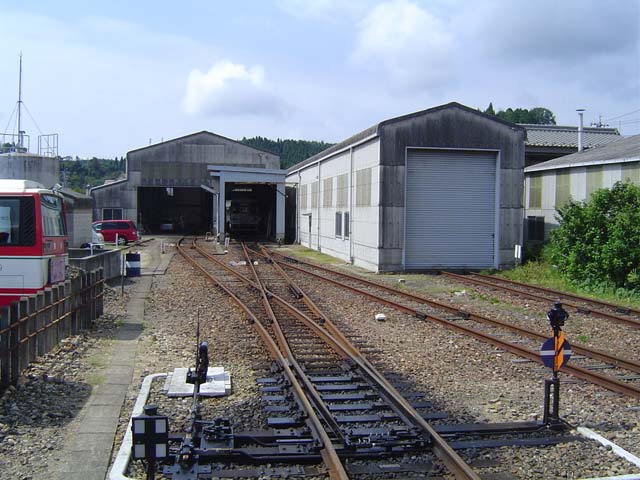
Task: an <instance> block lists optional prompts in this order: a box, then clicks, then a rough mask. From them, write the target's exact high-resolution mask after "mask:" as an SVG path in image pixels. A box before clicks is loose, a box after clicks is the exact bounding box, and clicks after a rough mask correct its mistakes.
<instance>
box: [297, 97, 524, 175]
mask: <svg viewBox="0 0 640 480" xmlns="http://www.w3.org/2000/svg"><path fill="white" fill-rule="evenodd" d="M447 108H458V109H461V110H465V111H468V112H470V113H473V114H475V115H480V116H482V117H486V118H488V119H489V120H492V121H495V122H499V123H503V124H505V125H507V126H509V127H511V128H520V129H523V128H524V127H523V126H522V125H517V124H515V123H511V122H507V121H506V120H502V119H501V118H498V117H496V116H494V115H488V114H486V113H483V112H481V111H479V110H476V109H473V108H470V107H467V106H465V105H462V104H461V103H458V102H450V103H446V104H444V105H439V106H437V107H432V108H428V109H426V110H420V111H418V112H413V113H409V114H407V115H401V116H399V117H393V118H389V119H387V120H383V121H382V122H379V123H376V124H375V125H373V126H371V127H369V128H367V129H365V130H362V131H361V132H358V133H356V134H355V135H352V136H350V137H349V138H347V139H345V140H343V141H341V142H338V143H336V144H335V145H332V146H331V147H329V148H327V149H325V150H323V151H321V152H320V153H317V154H315V155H313V156H312V157H309V158H307V159H306V160H303V161H302V162H299V163H297V164H295V165H293V166H291V167H289V168H288V170H287V173H292V172H295V171H297V170H300V169H301V168H302V167H304V166H306V165H309V164H310V163H314V162H315V161H316V160H319V159H321V158H325V157H328V156H329V155H331V154H333V153H336V152H338V151H340V150H343V149H345V148H347V147H350V146H352V145H354V144H356V143H359V142H361V141H362V140H365V139H370V138H375V137H377V136H379V135H380V130H381V129H382V128H383V127H384V126H385V125H389V124H392V123H396V122H401V121H403V120H408V119H410V118H413V117H419V116H421V115H426V114H429V113H435V112H437V111H439V110H445V109H447Z"/></svg>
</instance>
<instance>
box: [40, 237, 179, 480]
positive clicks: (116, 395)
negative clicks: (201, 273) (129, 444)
mask: <svg viewBox="0 0 640 480" xmlns="http://www.w3.org/2000/svg"><path fill="white" fill-rule="evenodd" d="M151 249H156V250H157V252H150V251H149V250H151ZM146 250H147V251H149V254H150V255H149V258H150V261H149V262H148V265H145V266H143V271H142V276H140V277H135V278H129V281H130V282H132V283H133V285H132V286H131V287H129V292H130V296H129V303H128V305H127V308H126V315H125V321H124V323H123V324H122V325H121V326H120V327H119V328H118V330H117V332H116V339H115V345H114V348H113V349H112V354H111V359H110V362H109V365H108V366H107V368H106V369H105V370H104V372H102V374H103V376H104V381H103V382H102V383H101V384H100V385H99V386H98V387H96V388H94V389H93V391H92V392H91V396H90V397H89V400H88V401H87V403H86V404H85V405H84V407H83V408H82V410H81V411H80V413H79V414H78V416H77V417H76V418H75V419H74V420H73V421H72V422H71V424H70V425H69V427H68V428H69V432H68V434H67V435H66V438H67V441H66V443H65V445H64V446H63V448H62V452H61V453H60V458H62V461H61V463H60V464H59V465H58V466H57V468H56V471H52V472H51V476H50V477H49V478H51V479H58V480H104V479H105V477H106V475H107V472H108V467H109V462H110V457H111V451H112V448H113V442H114V436H115V433H116V429H117V427H118V424H119V422H120V410H121V409H122V405H123V403H124V399H125V396H126V394H127V390H128V388H129V385H130V384H131V381H132V379H133V367H134V362H135V357H136V349H137V346H138V337H139V335H140V333H141V332H142V325H143V321H144V305H145V301H146V299H147V297H148V295H149V292H150V290H151V284H152V276H153V275H159V274H164V273H165V271H166V269H167V267H168V265H169V262H170V261H171V257H172V256H173V254H162V255H161V254H160V251H159V250H160V244H159V242H158V243H157V244H154V245H149V246H147V247H146Z"/></svg>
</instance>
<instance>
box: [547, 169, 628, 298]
mask: <svg viewBox="0 0 640 480" xmlns="http://www.w3.org/2000/svg"><path fill="white" fill-rule="evenodd" d="M557 218H558V220H559V222H560V226H559V228H557V229H556V230H554V231H553V232H551V238H550V243H549V250H548V252H549V254H550V257H551V260H552V261H553V262H554V264H556V265H557V266H558V268H559V269H560V271H561V272H563V273H564V274H565V275H566V276H567V277H568V278H569V279H570V280H572V281H574V282H576V283H582V284H587V285H611V286H614V287H617V288H620V287H622V288H627V289H629V290H634V289H638V290H640V187H638V186H636V185H634V184H632V183H629V182H626V183H622V182H617V183H616V184H615V185H614V186H613V187H612V188H611V189H600V190H597V191H596V192H595V193H593V194H592V195H591V198H590V199H589V201H587V202H573V201H572V202H569V203H568V204H567V205H565V206H564V207H562V208H560V209H559V210H558V215H557Z"/></svg>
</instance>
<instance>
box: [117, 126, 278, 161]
mask: <svg viewBox="0 0 640 480" xmlns="http://www.w3.org/2000/svg"><path fill="white" fill-rule="evenodd" d="M202 134H206V135H210V136H212V137H217V138H222V139H223V140H226V141H228V142H233V143H237V144H238V145H242V146H243V147H246V148H251V149H253V150H257V151H259V152H263V153H268V154H269V155H273V156H274V157H278V158H280V155H278V154H277V153H273V152H269V151H267V150H263V149H261V148H256V147H252V146H251V145H247V144H245V143H242V142H239V141H238V140H234V139H232V138H228V137H225V136H223V135H218V134H217V133H213V132H210V131H208V130H201V131H200V132H194V133H190V134H188V135H183V136H181V137H176V138H171V139H169V140H163V141H162V142H158V143H152V144H151V145H146V146H144V147H140V148H134V149H133V150H129V151H128V152H127V155H129V154H130V153H133V152H139V151H141V150H146V149H147V148H153V147H157V146H158V145H164V144H166V143H173V142H177V141H178V140H184V139H187V138H189V137H195V136H196V135H202Z"/></svg>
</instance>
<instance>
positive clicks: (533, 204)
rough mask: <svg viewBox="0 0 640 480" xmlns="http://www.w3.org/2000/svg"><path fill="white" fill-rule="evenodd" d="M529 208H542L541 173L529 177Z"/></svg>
mask: <svg viewBox="0 0 640 480" xmlns="http://www.w3.org/2000/svg"><path fill="white" fill-rule="evenodd" d="M529 208H542V174H541V173H533V174H531V176H530V177H529Z"/></svg>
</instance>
